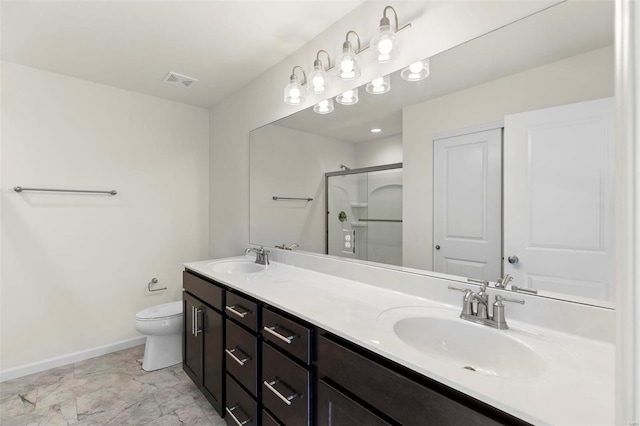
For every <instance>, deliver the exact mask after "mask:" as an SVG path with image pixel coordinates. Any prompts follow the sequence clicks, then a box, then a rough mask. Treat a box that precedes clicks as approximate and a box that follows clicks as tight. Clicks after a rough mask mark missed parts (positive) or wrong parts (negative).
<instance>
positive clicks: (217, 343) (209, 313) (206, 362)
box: [198, 306, 224, 413]
mask: <svg viewBox="0 0 640 426" xmlns="http://www.w3.org/2000/svg"><path fill="white" fill-rule="evenodd" d="M198 321H199V323H200V322H201V323H202V332H201V334H200V336H202V345H203V352H202V360H203V387H204V389H205V390H206V392H207V393H208V394H209V395H207V396H208V399H209V402H211V405H213V407H214V408H215V409H216V410H217V411H218V413H222V380H223V375H224V371H223V368H222V367H223V366H222V358H223V357H222V350H223V343H222V336H223V331H222V327H223V323H222V314H221V313H219V312H217V311H216V310H214V309H213V308H211V307H209V306H204V307H203V312H202V314H201V316H200V317H199V319H198Z"/></svg>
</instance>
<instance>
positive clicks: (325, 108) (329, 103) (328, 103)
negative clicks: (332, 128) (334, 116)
mask: <svg viewBox="0 0 640 426" xmlns="http://www.w3.org/2000/svg"><path fill="white" fill-rule="evenodd" d="M333 109H334V108H333V99H331V98H329V99H325V100H324V101H320V102H318V103H317V104H315V105H314V106H313V112H316V113H318V114H329V113H331V112H333Z"/></svg>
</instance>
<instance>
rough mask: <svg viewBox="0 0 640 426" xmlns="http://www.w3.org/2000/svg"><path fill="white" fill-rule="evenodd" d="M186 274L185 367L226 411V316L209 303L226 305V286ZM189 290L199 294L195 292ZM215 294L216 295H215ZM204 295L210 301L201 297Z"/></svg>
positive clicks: (213, 402)
mask: <svg viewBox="0 0 640 426" xmlns="http://www.w3.org/2000/svg"><path fill="white" fill-rule="evenodd" d="M213 287H214V286H213V285H212V284H211V283H209V282H207V281H205V280H203V279H201V278H199V277H196V276H194V275H191V274H188V273H185V279H184V288H185V290H186V291H185V292H183V295H182V297H183V315H184V317H183V319H184V320H183V324H184V329H183V339H182V354H183V362H182V364H183V369H184V371H185V373H187V375H188V376H189V377H190V378H191V380H193V382H194V383H195V384H196V385H197V386H198V387H199V388H200V390H201V391H202V393H203V395H204V396H205V397H206V398H207V399H208V400H209V402H210V403H211V405H212V406H213V407H214V408H215V409H216V410H217V411H218V413H222V404H223V396H224V391H223V383H222V381H223V376H224V369H223V355H222V353H223V352H222V348H223V346H222V345H223V336H224V328H223V324H224V322H223V316H222V314H221V313H220V312H219V311H218V310H216V309H214V308H213V307H212V306H210V305H209V303H208V302H211V303H212V304H218V306H221V305H222V297H223V293H222V289H221V288H219V287H215V288H213ZM189 290H191V291H193V292H194V293H195V294H191V293H190V292H189ZM212 295H213V297H211V296H212ZM197 296H201V297H203V298H205V299H206V300H202V299H201V298H199V297H197Z"/></svg>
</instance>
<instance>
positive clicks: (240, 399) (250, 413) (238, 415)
mask: <svg viewBox="0 0 640 426" xmlns="http://www.w3.org/2000/svg"><path fill="white" fill-rule="evenodd" d="M226 390H227V404H226V407H225V411H226V415H225V418H224V419H225V421H226V422H227V425H228V426H238V425H239V424H247V425H256V424H258V403H257V402H255V401H254V400H253V398H251V396H250V395H249V394H248V393H246V392H245V391H244V390H243V389H242V388H241V387H240V385H239V384H237V383H236V382H235V381H234V380H233V379H232V378H231V376H229V375H228V374H227V388H226Z"/></svg>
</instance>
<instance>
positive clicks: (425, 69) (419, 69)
mask: <svg viewBox="0 0 640 426" xmlns="http://www.w3.org/2000/svg"><path fill="white" fill-rule="evenodd" d="M430 73H431V70H430V69H429V59H423V60H422V61H418V62H414V63H413V64H411V65H409V66H408V67H406V68H404V69H403V70H402V71H401V72H400V77H402V79H403V80H407V81H420V80H424V79H425V78H427V77H429V74H430Z"/></svg>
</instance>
